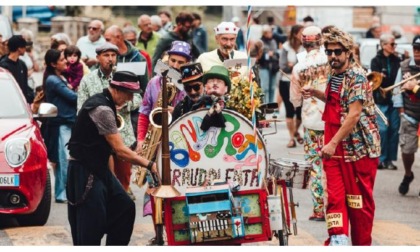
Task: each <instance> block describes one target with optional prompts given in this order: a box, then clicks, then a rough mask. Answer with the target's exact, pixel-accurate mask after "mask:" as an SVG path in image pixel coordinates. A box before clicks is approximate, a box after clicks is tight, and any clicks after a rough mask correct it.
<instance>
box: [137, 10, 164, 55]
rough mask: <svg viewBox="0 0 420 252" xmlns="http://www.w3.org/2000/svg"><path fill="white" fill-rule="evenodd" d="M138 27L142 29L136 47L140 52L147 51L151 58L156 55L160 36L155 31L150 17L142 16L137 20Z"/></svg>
mask: <svg viewBox="0 0 420 252" xmlns="http://www.w3.org/2000/svg"><path fill="white" fill-rule="evenodd" d="M137 25H138V27H139V29H140V32H139V35H138V38H137V41H136V47H137V49H139V50H144V51H146V52H147V53H148V54H149V55H150V57H153V55H154V54H155V50H156V46H157V44H158V42H159V40H160V34H159V33H157V32H155V31H153V28H152V22H151V19H150V16H149V15H146V14H144V15H141V16H140V17H139V18H138V19H137Z"/></svg>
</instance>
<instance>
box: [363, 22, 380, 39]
mask: <svg viewBox="0 0 420 252" xmlns="http://www.w3.org/2000/svg"><path fill="white" fill-rule="evenodd" d="M381 34H382V30H381V25H380V24H374V25H372V26H371V27H370V28H369V30H368V32H367V33H366V38H376V39H379V38H380V37H381Z"/></svg>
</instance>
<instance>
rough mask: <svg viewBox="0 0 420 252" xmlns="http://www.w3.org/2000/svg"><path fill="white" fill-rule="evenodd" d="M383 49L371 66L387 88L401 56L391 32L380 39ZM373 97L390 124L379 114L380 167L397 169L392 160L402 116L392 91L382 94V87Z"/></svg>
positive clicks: (391, 82) (397, 67) (395, 154)
mask: <svg viewBox="0 0 420 252" xmlns="http://www.w3.org/2000/svg"><path fill="white" fill-rule="evenodd" d="M379 43H380V46H381V50H379V51H378V53H377V54H376V56H375V57H374V58H373V59H372V60H371V63H370V68H371V70H372V71H373V72H378V73H380V74H381V75H382V82H381V83H380V87H381V88H386V87H389V86H391V85H393V84H394V83H395V79H396V77H397V74H398V70H399V68H400V62H401V60H400V58H399V57H398V56H396V55H395V48H396V46H397V44H396V43H395V38H394V36H392V35H391V34H383V35H381V38H380V40H379ZM373 98H374V100H375V104H376V106H377V107H378V108H379V109H380V111H381V112H382V113H383V114H384V116H385V117H386V119H387V121H388V125H386V123H385V122H384V121H383V119H382V118H381V117H380V116H378V117H377V118H378V119H377V122H378V126H379V133H380V135H381V156H380V157H379V164H378V169H390V170H396V169H397V167H396V166H395V165H394V164H393V163H392V161H396V160H397V155H398V138H399V134H398V131H399V128H400V116H399V112H398V109H397V108H394V104H393V102H392V93H391V92H388V93H386V94H385V97H384V96H382V94H381V92H380V89H379V88H377V89H376V90H374V91H373Z"/></svg>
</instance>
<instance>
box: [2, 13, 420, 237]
mask: <svg viewBox="0 0 420 252" xmlns="http://www.w3.org/2000/svg"><path fill="white" fill-rule="evenodd" d="M304 21H305V22H304V23H302V24H296V25H293V26H292V27H291V28H290V31H289V33H288V34H286V30H285V29H284V28H281V27H280V26H278V25H276V24H275V21H274V18H273V17H271V16H270V17H268V18H267V20H266V22H261V20H259V19H258V18H257V17H255V18H254V19H253V20H252V23H251V26H250V27H249V29H251V32H250V34H251V36H252V38H251V39H250V40H249V44H248V45H249V46H250V47H251V48H250V50H249V52H250V55H248V53H247V52H246V49H247V48H246V47H247V43H246V42H247V41H248V40H247V39H246V33H245V31H244V29H243V27H242V26H241V24H240V23H239V18H237V17H234V18H233V19H232V20H224V21H222V22H220V23H219V24H218V25H217V26H216V27H214V30H213V31H211V32H210V31H207V30H206V29H205V28H204V26H203V24H202V17H201V16H200V15H199V14H197V13H189V12H186V11H183V12H180V13H178V14H177V15H176V16H175V17H173V16H172V15H171V13H170V12H167V11H161V12H159V13H157V15H152V16H149V15H146V14H143V15H140V16H139V17H138V20H137V27H134V26H133V25H131V24H127V25H124V27H120V26H117V25H111V26H109V27H105V25H104V23H103V22H102V21H101V20H92V21H91V22H90V23H89V25H88V33H87V34H86V36H82V37H80V38H79V39H78V40H77V43H76V44H72V43H71V41H70V39H69V37H68V35H67V34H64V33H58V34H54V35H53V36H52V37H51V47H50V49H48V51H47V52H46V53H45V57H44V64H45V70H44V72H43V80H42V85H39V86H34V85H33V84H32V82H33V73H34V72H37V71H39V69H40V66H39V64H38V63H37V61H36V60H35V59H34V53H33V41H34V37H33V35H32V34H31V32H30V31H29V30H22V31H21V32H20V33H19V35H13V36H12V37H11V38H10V39H9V40H7V41H1V42H2V43H1V45H2V48H1V50H0V51H1V52H2V54H3V55H2V57H1V59H0V67H3V68H5V69H8V70H9V71H10V72H11V73H12V74H13V76H14V77H15V79H16V81H17V82H18V84H19V86H20V88H21V89H22V92H23V94H24V95H25V97H26V99H27V102H28V103H29V104H30V105H31V107H32V110H33V113H37V109H38V107H39V104H40V103H41V102H48V103H52V104H54V105H55V106H56V107H57V108H58V115H57V116H56V117H54V118H49V119H47V120H42V121H41V122H40V124H41V131H42V134H43V138H44V141H45V144H46V146H47V150H48V159H49V161H50V163H51V165H52V167H53V171H54V177H55V188H54V197H55V202H57V203H65V204H68V221H69V223H70V227H71V234H72V239H73V244H74V245H100V244H101V239H102V238H103V237H104V235H105V234H106V235H107V238H106V244H107V245H127V244H128V243H129V241H130V237H131V235H132V232H133V225H134V221H135V218H136V209H135V204H134V202H133V201H134V200H136V197H135V195H134V194H133V192H132V190H131V188H130V184H131V183H132V179H131V178H132V176H133V171H134V170H135V167H143V168H146V170H147V172H145V171H146V170H145V169H143V170H142V172H141V173H142V174H141V175H142V176H140V177H139V178H137V180H138V181H137V183H138V184H140V185H146V186H147V187H148V189H147V190H146V195H144V199H145V202H144V209H143V213H144V216H148V215H152V212H153V210H152V207H151V205H153V204H154V200H155V199H154V196H153V195H152V193H153V192H154V190H156V187H154V181H153V177H156V174H157V173H158V170H157V167H156V163H155V157H156V146H155V147H154V148H152V147H153V146H154V145H156V144H157V143H159V141H160V134H158V133H159V132H156V129H155V128H156V125H155V124H156V122H154V121H153V120H152V118H153V117H152V116H153V115H154V113H155V110H154V109H155V108H156V107H162V99H163V98H162V93H163V92H167V93H168V101H167V102H168V110H169V112H170V113H171V116H172V122H173V121H175V120H176V119H178V118H180V117H182V116H183V115H184V114H186V113H188V112H190V111H194V110H197V109H201V108H207V109H208V113H207V114H206V116H205V117H204V118H203V122H202V125H201V129H202V130H203V131H206V130H208V129H209V128H210V127H224V126H225V121H224V119H223V116H222V114H221V112H222V111H223V110H224V109H231V110H236V111H238V112H240V113H242V114H243V115H244V116H245V117H247V118H248V119H249V120H252V119H253V117H254V114H252V113H251V112H252V107H251V106H250V107H248V109H247V111H242V110H241V109H240V108H239V105H238V104H240V103H241V99H242V100H243V99H246V98H247V99H248V100H250V98H249V97H245V96H244V94H243V92H241V91H242V90H239V92H235V90H236V89H237V88H238V87H237V85H236V84H234V79H235V78H244V79H248V77H249V75H251V78H252V81H255V83H257V86H256V89H255V91H254V92H255V94H258V95H255V96H254V99H255V101H254V103H252V104H254V105H256V106H257V107H258V106H259V105H262V104H270V103H274V104H276V107H277V108H278V110H280V108H281V107H282V106H283V104H284V106H285V111H286V126H287V132H284V133H283V134H287V135H288V136H289V137H290V140H289V142H288V144H287V147H288V148H296V147H299V146H301V147H303V149H304V152H305V157H304V158H305V160H306V161H308V162H310V163H311V164H312V167H313V169H312V170H311V172H310V185H309V188H310V190H309V191H310V194H311V198H312V202H313V214H312V215H311V216H309V220H313V221H325V222H326V224H327V225H326V226H327V229H328V234H329V237H328V238H327V239H326V241H325V245H350V244H351V245H371V244H372V235H371V234H372V227H373V220H374V214H375V200H374V197H373V188H374V183H375V177H376V173H377V170H384V169H390V170H395V169H398V168H397V167H396V165H395V164H394V163H393V162H395V161H396V160H397V159H398V156H397V154H398V147H400V151H401V159H402V163H403V166H404V167H401V168H403V169H404V170H405V175H404V177H403V178H402V182H401V184H400V185H396V186H395V187H396V189H395V190H398V191H399V193H400V194H401V195H405V194H407V192H408V191H409V186H410V183H411V182H412V181H413V179H414V173H413V171H412V166H413V163H414V161H415V160H414V154H415V152H416V151H417V148H418V128H419V121H420V92H418V91H419V88H420V86H419V85H418V81H417V80H416V78H414V76H415V75H418V74H419V73H420V35H417V36H415V37H414V39H413V41H412V46H413V55H414V57H411V58H410V57H408V58H407V57H406V58H401V55H397V54H396V53H395V48H396V41H397V39H398V38H397V37H396V35H395V34H388V33H383V34H381V32H380V31H379V32H373V33H374V34H372V31H375V29H377V27H376V26H372V29H369V31H368V33H369V34H370V35H368V36H373V37H375V38H378V39H379V43H380V49H379V50H378V52H377V55H376V56H375V57H374V58H373V59H372V60H371V69H370V70H371V72H369V73H368V71H367V69H364V68H363V67H362V66H361V64H360V62H359V57H360V55H359V54H358V45H357V44H356V42H355V41H354V39H353V38H352V36H351V35H349V34H348V33H346V32H345V31H343V30H340V29H339V28H338V27H335V26H333V25H330V26H326V27H318V26H316V25H315V24H314V22H313V19H311V17H309V16H308V17H307V18H305V20H304ZM210 36H215V40H216V43H217V48H215V49H214V50H211V51H209V46H208V37H210ZM249 57H252V58H255V64H253V66H252V67H251V69H249V67H248V64H247V60H248V58H249ZM235 59H237V60H240V59H243V60H244V61H243V63H242V65H241V64H240V65H239V67H226V66H225V65H224V62H225V61H227V60H235ZM125 63H141V64H137V65H135V66H136V67H137V69H134V68H131V69H130V68H119V67H120V66H122V65H124V64H125ZM171 71H175V72H176V73H177V74H178V76H179V79H175V77H173V74H172V75H171V74H170V72H171ZM168 76H169V77H168ZM165 78H172V79H171V81H170V83H168V87H167V90H166V91H165V90H162V83H163V81H165ZM377 78H379V81H378V80H377ZM417 79H418V78H417ZM403 80H406V81H405V82H404V83H403V84H402V85H399V86H396V87H394V88H392V89H389V92H382V89H386V88H387V87H391V86H393V85H394V83H398V82H401V81H403ZM236 91H237V90H236ZM238 93H242V96H240V97H238V96H239V95H238ZM248 95H250V94H249V93H248ZM165 97H166V96H165ZM235 99H236V100H235ZM233 101H234V102H233ZM249 103H250V104H251V101H249ZM255 113H256V117H257V120H256V121H255V123H257V124H259V120H263V119H264V118H261V114H259V113H258V112H255ZM259 126H260V125H259ZM155 133H157V135H155ZM301 133H303V134H302V135H301ZM337 157H338V158H337ZM136 176H137V174H136ZM153 220H154V221H155V219H154V218H153ZM157 242H158V241H156V239H154V238H152V239H151V240H150V243H151V244H156V243H157Z"/></svg>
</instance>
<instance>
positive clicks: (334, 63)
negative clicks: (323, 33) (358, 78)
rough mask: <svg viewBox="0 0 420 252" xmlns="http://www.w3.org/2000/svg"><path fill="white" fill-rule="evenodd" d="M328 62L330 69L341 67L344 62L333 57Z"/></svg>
mask: <svg viewBox="0 0 420 252" xmlns="http://www.w3.org/2000/svg"><path fill="white" fill-rule="evenodd" d="M328 64H329V65H330V66H331V68H332V69H336V70H337V69H341V68H342V67H343V66H344V64H345V62H341V61H339V60H336V59H333V60H331V61H329V62H328Z"/></svg>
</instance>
